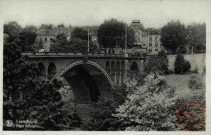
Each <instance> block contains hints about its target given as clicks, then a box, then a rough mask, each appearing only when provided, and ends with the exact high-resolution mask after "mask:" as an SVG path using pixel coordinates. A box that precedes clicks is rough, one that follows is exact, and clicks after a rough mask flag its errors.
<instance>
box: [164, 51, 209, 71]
mask: <svg viewBox="0 0 211 135" xmlns="http://www.w3.org/2000/svg"><path fill="white" fill-rule="evenodd" d="M176 56H177V55H175V54H173V55H167V57H168V61H169V66H168V68H169V69H171V70H173V71H174V62H175V60H176ZM184 59H185V60H187V61H189V62H190V65H191V71H193V70H195V69H196V68H197V69H198V73H203V69H204V68H205V67H206V54H205V53H200V54H184Z"/></svg>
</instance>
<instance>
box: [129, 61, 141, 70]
mask: <svg viewBox="0 0 211 135" xmlns="http://www.w3.org/2000/svg"><path fill="white" fill-rule="evenodd" d="M130 71H133V72H138V71H139V68H138V64H137V63H136V62H133V63H132V64H131V66H130Z"/></svg>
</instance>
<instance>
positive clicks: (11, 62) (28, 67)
mask: <svg viewBox="0 0 211 135" xmlns="http://www.w3.org/2000/svg"><path fill="white" fill-rule="evenodd" d="M3 58H4V65H3V68H4V73H3V75H4V76H3V77H4V80H3V85H4V87H3V88H4V90H3V93H4V120H8V119H11V120H16V119H18V118H20V117H25V115H24V114H21V115H18V113H17V108H18V106H20V104H21V102H22V101H21V102H19V101H20V100H23V99H24V98H25V97H27V96H28V94H29V93H30V92H31V91H30V90H32V88H33V87H34V86H35V81H36V76H37V74H38V72H39V70H38V68H37V66H36V65H35V64H31V63H29V62H27V61H26V58H25V57H22V56H21V51H20V48H19V47H18V46H17V45H16V44H15V43H14V42H12V43H11V42H8V43H5V44H4V57H3ZM9 111H10V112H9Z"/></svg>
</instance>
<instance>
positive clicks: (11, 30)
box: [4, 21, 21, 42]
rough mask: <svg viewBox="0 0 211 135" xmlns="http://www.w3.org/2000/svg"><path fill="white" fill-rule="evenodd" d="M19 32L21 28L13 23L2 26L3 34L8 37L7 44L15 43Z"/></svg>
mask: <svg viewBox="0 0 211 135" xmlns="http://www.w3.org/2000/svg"><path fill="white" fill-rule="evenodd" d="M20 31H21V26H20V25H19V24H18V23H17V22H15V21H13V22H9V23H8V24H4V33H5V34H7V35H9V38H8V41H9V42H13V41H16V40H17V39H18V36H19V33H20Z"/></svg>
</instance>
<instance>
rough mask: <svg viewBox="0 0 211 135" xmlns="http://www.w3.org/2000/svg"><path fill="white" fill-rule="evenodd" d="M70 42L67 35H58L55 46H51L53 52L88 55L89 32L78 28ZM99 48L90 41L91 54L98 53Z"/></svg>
mask: <svg viewBox="0 0 211 135" xmlns="http://www.w3.org/2000/svg"><path fill="white" fill-rule="evenodd" d="M72 34H73V35H72V37H71V40H70V41H67V38H66V35H65V34H58V35H57V37H56V40H55V41H54V44H53V45H52V46H51V48H50V51H52V52H65V53H75V52H80V53H86V52H87V44H88V41H87V39H88V32H87V31H86V30H83V29H81V28H76V29H75V30H74V31H73V33H72ZM96 51H97V47H96V45H94V44H93V43H92V42H91V40H90V52H96Z"/></svg>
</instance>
